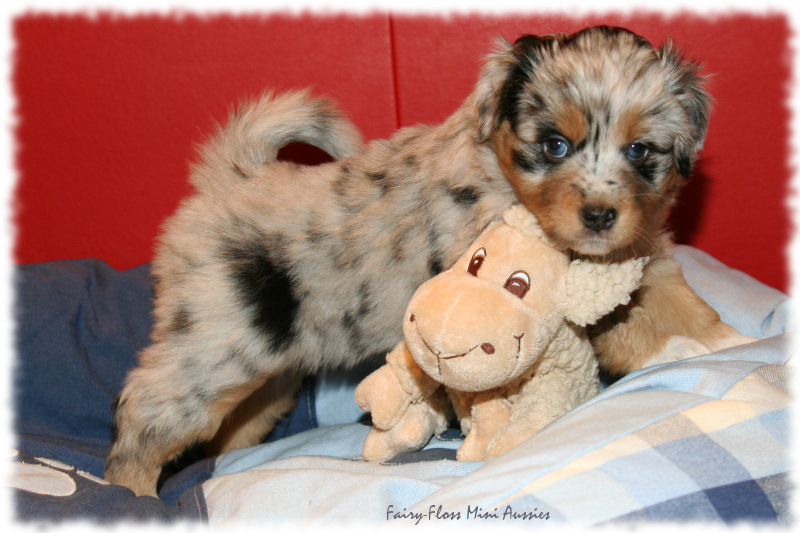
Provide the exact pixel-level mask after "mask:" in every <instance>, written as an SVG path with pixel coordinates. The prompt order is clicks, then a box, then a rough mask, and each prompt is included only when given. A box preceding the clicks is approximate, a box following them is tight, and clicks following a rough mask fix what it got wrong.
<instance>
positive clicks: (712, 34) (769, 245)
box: [392, 15, 790, 290]
mask: <svg viewBox="0 0 800 533" xmlns="http://www.w3.org/2000/svg"><path fill="white" fill-rule="evenodd" d="M594 24H610V25H619V26H624V27H627V28H629V29H631V30H632V31H634V32H636V33H638V34H640V35H642V36H644V37H646V38H647V39H649V40H650V41H651V42H652V43H653V44H654V45H656V46H659V45H661V44H662V43H663V42H664V41H665V40H666V39H667V38H668V37H672V38H673V40H674V41H675V43H676V45H677V46H678V48H679V49H680V50H681V51H682V52H683V53H684V54H685V55H686V56H687V57H689V58H691V59H695V60H697V61H699V62H700V63H702V64H703V65H704V66H705V69H704V71H705V72H706V73H707V74H710V75H711V76H712V77H711V79H710V82H709V89H710V91H711V93H712V94H713V96H714V98H715V106H714V112H713V114H712V117H711V125H710V130H709V134H708V138H707V142H706V148H705V150H704V151H703V152H702V155H701V160H700V163H699V164H698V166H697V167H696V168H695V173H694V176H693V177H692V180H691V181H690V182H689V184H688V185H687V187H686V188H685V189H684V191H683V193H682V194H681V197H680V198H679V204H678V205H677V206H676V209H675V211H674V212H673V216H672V217H671V219H670V228H671V229H672V230H673V231H674V233H675V236H676V240H677V241H678V242H680V243H685V244H691V245H693V246H696V247H698V248H700V249H702V250H705V251H707V252H709V253H710V254H712V255H713V256H715V257H716V258H718V259H719V260H721V261H723V262H724V263H726V264H728V265H729V266H731V267H734V268H737V269H740V270H744V271H745V272H747V273H749V274H750V275H752V276H754V277H756V278H758V279H760V280H761V281H763V282H765V283H767V284H769V285H772V286H774V287H777V288H779V289H782V290H787V287H788V282H789V280H788V261H787V258H786V256H785V248H786V246H787V244H788V240H789V236H790V221H789V213H788V210H787V207H786V198H787V195H788V184H789V176H790V170H789V166H788V161H789V111H788V108H787V98H788V92H787V91H788V83H789V76H790V67H789V60H790V51H789V37H790V28H789V24H788V21H787V20H786V18H785V17H783V16H780V15H775V16H764V17H756V16H744V15H742V16H735V15H731V16H726V17H717V18H713V19H711V18H703V17H697V16H690V15H685V16H680V17H672V18H666V17H663V16H658V15H650V16H643V15H640V16H593V17H587V18H580V19H578V18H567V17H564V16H557V15H524V16H495V17H487V16H451V17H447V18H444V17H430V18H419V17H393V19H392V34H393V41H394V50H395V73H396V76H397V93H398V109H399V114H398V117H399V122H400V124H401V125H409V124H415V123H418V122H425V123H436V122H440V121H441V120H443V119H444V118H445V117H446V116H447V115H449V114H450V113H452V111H454V110H455V109H456V108H457V107H458V105H459V104H460V103H461V102H462V101H463V99H464V98H465V97H466V96H467V95H468V94H469V93H470V91H471V90H472V87H473V86H474V84H475V82H476V81H477V78H478V72H479V69H480V66H481V62H482V58H483V57H484V56H485V55H486V53H487V51H488V50H491V49H492V47H493V43H494V41H495V39H496V38H497V37H498V36H503V37H505V38H506V39H507V40H509V41H511V42H513V41H514V40H516V39H517V38H518V37H519V36H520V35H522V34H525V33H530V34H548V33H555V32H564V33H570V32H573V31H576V30H579V29H581V28H583V27H585V26H587V25H594ZM421 58H424V59H421Z"/></svg>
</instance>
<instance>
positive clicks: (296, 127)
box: [191, 90, 363, 192]
mask: <svg viewBox="0 0 800 533" xmlns="http://www.w3.org/2000/svg"><path fill="white" fill-rule="evenodd" d="M292 142H300V143H306V144H310V145H312V146H315V147H317V148H319V149H320V150H323V151H325V152H326V153H328V154H329V155H330V156H331V157H333V158H334V159H342V158H345V157H349V156H351V155H354V154H356V153H358V152H360V151H361V150H362V149H363V144H362V142H361V134H360V133H359V131H358V129H357V128H356V127H355V125H354V124H353V123H352V122H350V121H349V120H348V119H347V118H345V117H344V115H342V113H341V112H340V111H339V110H338V109H337V108H336V107H335V106H334V105H333V104H332V103H331V102H330V101H328V100H326V99H322V98H312V97H311V95H310V91H308V90H304V91H295V92H288V93H285V94H281V95H279V96H275V95H274V94H273V93H266V94H265V95H264V96H262V97H261V98H260V99H259V100H257V101H256V102H254V103H252V104H250V105H246V106H244V107H243V108H242V109H240V110H239V111H238V112H236V113H234V114H233V115H232V116H231V117H230V120H229V121H228V125H227V126H225V127H224V128H220V130H219V131H218V132H217V134H216V135H215V136H214V137H213V138H212V139H211V140H210V141H209V142H207V143H206V144H205V145H203V146H202V147H201V148H200V161H199V162H198V163H197V164H196V165H195V166H194V168H193V171H192V176H191V181H192V184H193V185H194V186H195V187H196V188H197V189H198V190H200V191H205V192H222V191H223V190H224V189H226V188H227V187H228V186H229V185H231V184H233V183H235V182H240V181H242V180H247V179H249V178H250V177H251V176H253V175H255V170H256V169H257V168H258V167H263V166H264V165H267V164H269V163H271V162H274V161H275V160H276V158H277V156H278V151H279V150H280V149H281V148H282V147H283V146H285V145H287V144H289V143H292Z"/></svg>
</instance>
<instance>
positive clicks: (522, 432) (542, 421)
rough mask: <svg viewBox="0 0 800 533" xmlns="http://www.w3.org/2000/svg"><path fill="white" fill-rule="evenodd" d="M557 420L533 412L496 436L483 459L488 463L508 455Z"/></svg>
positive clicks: (489, 444) (488, 445)
mask: <svg viewBox="0 0 800 533" xmlns="http://www.w3.org/2000/svg"><path fill="white" fill-rule="evenodd" d="M555 419H556V417H555V416H551V415H547V414H544V413H541V412H536V411H532V412H530V413H528V414H527V416H525V417H524V418H521V419H519V420H515V421H514V422H511V423H510V424H508V425H506V426H505V427H503V428H501V429H500V430H499V431H498V432H497V433H495V434H494V436H493V437H492V439H491V440H490V441H489V442H488V444H487V445H486V452H485V453H484V455H483V459H484V460H486V461H488V460H490V459H494V458H495V457H497V456H499V455H502V454H504V453H506V452H507V451H508V450H510V449H511V448H514V447H515V446H517V445H518V444H521V443H522V442H524V441H526V440H528V439H529V438H531V437H533V436H534V435H536V434H537V433H539V431H541V430H542V428H544V427H545V426H546V425H547V424H549V423H550V422H552V421H553V420H555Z"/></svg>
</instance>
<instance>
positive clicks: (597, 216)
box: [581, 206, 617, 232]
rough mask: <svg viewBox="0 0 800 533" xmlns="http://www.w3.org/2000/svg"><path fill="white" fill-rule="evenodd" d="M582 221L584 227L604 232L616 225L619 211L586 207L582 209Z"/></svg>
mask: <svg viewBox="0 0 800 533" xmlns="http://www.w3.org/2000/svg"><path fill="white" fill-rule="evenodd" d="M581 220H582V221H583V225H584V226H586V227H587V228H589V229H590V230H593V231H597V232H600V231H603V230H604V229H608V228H610V227H611V226H613V225H614V222H616V221H617V210H616V209H614V208H608V209H606V208H604V207H596V206H586V207H583V208H581Z"/></svg>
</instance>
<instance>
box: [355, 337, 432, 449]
mask: <svg viewBox="0 0 800 533" xmlns="http://www.w3.org/2000/svg"><path fill="white" fill-rule="evenodd" d="M440 387H441V385H440V384H439V383H437V382H436V381H434V380H433V379H431V378H430V377H429V376H428V375H427V374H425V373H424V372H423V371H422V370H421V369H420V368H419V366H417V363H416V362H415V361H414V359H413V357H412V356H411V354H410V353H409V352H408V349H407V347H406V345H405V343H404V342H401V343H400V344H399V345H398V346H397V347H396V348H395V349H394V350H392V351H391V352H390V353H389V354H388V355H387V356H386V364H385V365H383V366H382V367H381V368H379V369H378V370H376V371H375V372H373V373H372V374H370V375H369V376H367V377H366V378H365V379H364V381H362V382H361V383H360V384H359V385H358V387H357V388H356V403H357V404H358V406H359V407H361V409H363V410H364V411H366V412H369V413H371V414H372V424H373V426H374V427H373V428H372V429H371V430H370V432H369V434H368V435H367V438H366V440H365V441H364V449H363V451H362V457H363V458H364V459H366V460H368V461H371V460H378V459H387V458H390V457H393V456H395V455H397V454H399V453H402V452H406V451H412V450H418V449H420V448H421V447H422V446H424V445H425V443H426V442H428V440H429V439H430V438H431V436H432V435H433V434H434V433H441V432H442V431H444V429H445V428H446V427H447V411H448V404H447V398H446V397H445V395H444V391H443V390H441V388H440Z"/></svg>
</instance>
